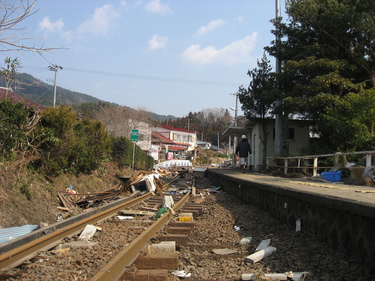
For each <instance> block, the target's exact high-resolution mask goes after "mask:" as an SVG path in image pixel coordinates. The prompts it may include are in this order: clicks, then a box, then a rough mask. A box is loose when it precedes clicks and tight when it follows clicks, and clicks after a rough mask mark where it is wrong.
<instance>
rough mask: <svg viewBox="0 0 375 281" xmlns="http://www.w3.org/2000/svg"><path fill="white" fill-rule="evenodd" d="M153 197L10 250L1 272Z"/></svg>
mask: <svg viewBox="0 0 375 281" xmlns="http://www.w3.org/2000/svg"><path fill="white" fill-rule="evenodd" d="M151 196H152V193H150V192H148V193H145V194H144V195H141V196H139V197H137V198H134V199H132V200H129V201H127V202H124V203H122V204H120V205H118V206H115V207H112V208H109V209H107V210H105V211H101V212H99V213H97V214H95V215H93V216H90V217H88V218H85V219H82V220H80V221H77V222H75V223H72V224H71V225H69V226H66V227H63V228H61V229H59V230H56V231H54V232H52V233H50V234H47V235H45V236H42V237H40V238H38V239H35V240H33V241H31V242H29V243H26V244H24V245H22V246H20V247H17V248H15V249H13V250H10V251H8V252H5V253H3V254H1V255H0V271H1V270H2V269H6V268H9V267H12V266H14V264H15V263H17V262H19V261H22V260H25V259H27V257H30V256H31V255H33V254H34V253H35V252H37V251H40V250H41V249H46V248H48V247H49V246H50V245H53V244H54V243H57V242H58V241H60V240H61V239H63V238H65V237H67V236H69V235H72V234H74V233H76V232H78V231H80V230H81V229H83V228H84V227H85V226H86V225H87V224H93V223H96V222H98V221H100V220H103V219H105V218H107V217H109V216H111V215H113V214H115V213H117V212H118V211H120V210H122V209H124V208H128V207H131V206H133V205H135V204H138V203H140V202H142V201H143V200H145V199H147V198H149V197H151Z"/></svg>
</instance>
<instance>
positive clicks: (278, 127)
mask: <svg viewBox="0 0 375 281" xmlns="http://www.w3.org/2000/svg"><path fill="white" fill-rule="evenodd" d="M280 17H281V12H280V0H276V18H280ZM277 29H278V26H276V54H277V55H276V74H279V73H280V72H281V60H280V58H279V56H280V49H279V48H280V39H281V38H280V34H279V31H278V30H277ZM280 106H281V100H280V99H279V100H277V101H276V107H280ZM282 154H283V117H282V114H281V113H277V114H276V116H275V156H282Z"/></svg>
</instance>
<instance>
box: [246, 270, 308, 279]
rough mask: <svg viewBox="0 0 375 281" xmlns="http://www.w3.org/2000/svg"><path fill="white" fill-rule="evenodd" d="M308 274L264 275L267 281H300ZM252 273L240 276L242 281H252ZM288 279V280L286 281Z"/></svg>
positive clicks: (253, 276)
mask: <svg viewBox="0 0 375 281" xmlns="http://www.w3.org/2000/svg"><path fill="white" fill-rule="evenodd" d="M306 275H308V272H292V271H290V272H285V273H268V274H265V275H264V278H267V280H293V281H302V280H304V278H305V276H306ZM254 278H255V274H254V273H244V274H242V280H254ZM288 278H289V279H288Z"/></svg>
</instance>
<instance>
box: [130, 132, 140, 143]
mask: <svg viewBox="0 0 375 281" xmlns="http://www.w3.org/2000/svg"><path fill="white" fill-rule="evenodd" d="M131 141H138V130H132V137H131Z"/></svg>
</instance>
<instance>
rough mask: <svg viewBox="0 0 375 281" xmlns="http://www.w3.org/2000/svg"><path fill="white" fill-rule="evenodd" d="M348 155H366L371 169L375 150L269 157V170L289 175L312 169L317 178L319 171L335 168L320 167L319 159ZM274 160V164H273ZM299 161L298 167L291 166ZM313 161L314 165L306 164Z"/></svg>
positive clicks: (367, 164) (367, 165)
mask: <svg viewBox="0 0 375 281" xmlns="http://www.w3.org/2000/svg"><path fill="white" fill-rule="evenodd" d="M346 155H365V157H366V167H370V166H371V163H372V156H373V155H375V150H372V151H356V152H336V153H332V154H320V155H303V156H293V157H267V169H269V168H283V169H284V174H287V173H288V169H312V174H313V176H317V174H318V169H322V168H325V169H328V168H333V167H324V166H320V167H319V165H318V160H319V158H328V157H339V156H346ZM271 160H273V164H271ZM278 160H282V162H283V164H282V165H281V164H278V162H280V161H278ZM291 160H293V161H297V165H296V166H289V163H290V161H291ZM308 161H312V163H310V164H309V163H306V162H308Z"/></svg>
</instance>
